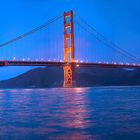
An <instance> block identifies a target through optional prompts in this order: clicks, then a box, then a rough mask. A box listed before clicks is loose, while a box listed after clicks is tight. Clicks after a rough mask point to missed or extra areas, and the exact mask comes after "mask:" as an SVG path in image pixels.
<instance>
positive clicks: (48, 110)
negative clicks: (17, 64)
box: [0, 88, 140, 140]
mask: <svg viewBox="0 0 140 140" xmlns="http://www.w3.org/2000/svg"><path fill="white" fill-rule="evenodd" d="M139 93H140V88H139V89H136V90H133V92H132V89H131V88H130V89H129V88H128V89H127V90H126V89H125V90H124V89H122V88H121V90H120V89H119V88H118V89H107V88H72V89H61V88H60V89H56V88H53V89H23V90H16V89H15V90H0V139H22V140H26V139H29V140H30V139H31V140H32V139H35V140H36V139H37V140H38V139H41V140H46V139H48V140H53V139H54V140H55V139H56V140H79V139H80V140H89V139H90V140H94V139H95V140H108V139H113V137H116V136H117V135H119V136H120V134H123V133H124V134H126V135H127V134H129V133H131V134H132V136H133V138H135V137H136V136H137V137H139V136H140V135H138V134H139V133H140V127H139V126H140V110H139V108H140V94H139ZM126 128H127V129H126ZM136 133H137V135H136V136H135V134H136ZM121 138H122V136H121ZM121 138H120V137H119V138H118V137H117V139H121ZM131 138H132V137H131ZM139 138H140V137H139ZM123 139H129V137H127V138H126V137H125V136H123Z"/></svg>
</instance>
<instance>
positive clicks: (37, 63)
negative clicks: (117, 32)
mask: <svg viewBox="0 0 140 140" xmlns="http://www.w3.org/2000/svg"><path fill="white" fill-rule="evenodd" d="M66 64H67V62H54V61H5V60H3V61H0V66H64V65H66ZM70 64H71V65H73V66H75V67H106V68H140V64H113V63H88V62H70Z"/></svg>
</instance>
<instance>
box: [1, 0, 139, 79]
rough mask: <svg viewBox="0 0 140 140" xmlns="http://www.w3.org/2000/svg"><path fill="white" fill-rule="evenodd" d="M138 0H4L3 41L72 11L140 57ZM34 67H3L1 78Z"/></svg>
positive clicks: (2, 12)
mask: <svg viewBox="0 0 140 140" xmlns="http://www.w3.org/2000/svg"><path fill="white" fill-rule="evenodd" d="M139 7H140V1H139V0H127V1H126V0H4V1H1V5H0V15H1V16H0V17H1V20H0V44H1V43H3V42H5V41H7V40H9V39H11V38H13V37H15V36H18V35H20V34H22V33H24V32H26V31H28V30H31V29H33V28H34V27H36V26H38V25H40V24H42V23H44V22H46V21H48V20H49V19H51V18H52V17H55V16H56V15H59V14H61V13H63V12H64V11H69V10H71V9H72V10H73V11H75V12H76V13H78V14H79V15H80V16H81V17H83V18H84V19H85V20H86V21H87V22H88V23H89V24H90V25H92V26H93V27H94V28H95V29H96V30H97V31H98V32H100V33H102V34H103V35H105V36H106V37H108V38H109V39H111V40H112V41H113V42H115V43H116V44H118V45H119V46H120V47H121V48H123V49H126V50H127V51H128V52H131V53H132V54H134V55H135V56H137V57H140V53H139V52H140V26H139V23H140V8H139ZM31 68H32V67H5V68H3V67H2V68H0V73H2V74H1V76H0V80H2V79H8V78H11V77H14V76H16V75H19V74H20V73H23V72H25V71H27V70H29V69H31Z"/></svg>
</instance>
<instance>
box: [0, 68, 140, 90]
mask: <svg viewBox="0 0 140 140" xmlns="http://www.w3.org/2000/svg"><path fill="white" fill-rule="evenodd" d="M75 81H76V86H78V87H81V86H84V87H86V86H126V85H140V69H120V68H118V69H116V68H115V69H113V68H81V67H79V68H76V69H75ZM62 85H63V68H62V67H48V68H47V67H46V68H35V69H32V70H30V71H28V72H26V73H23V74H21V75H19V76H17V77H15V78H12V79H8V80H4V81H0V88H48V87H62Z"/></svg>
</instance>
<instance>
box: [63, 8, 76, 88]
mask: <svg viewBox="0 0 140 140" xmlns="http://www.w3.org/2000/svg"><path fill="white" fill-rule="evenodd" d="M64 62H67V64H66V65H65V66H63V70H64V83H63V87H73V86H74V82H73V81H74V76H73V72H74V71H73V67H72V66H71V65H70V62H75V55H74V26H73V11H69V12H66V13H64Z"/></svg>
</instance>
